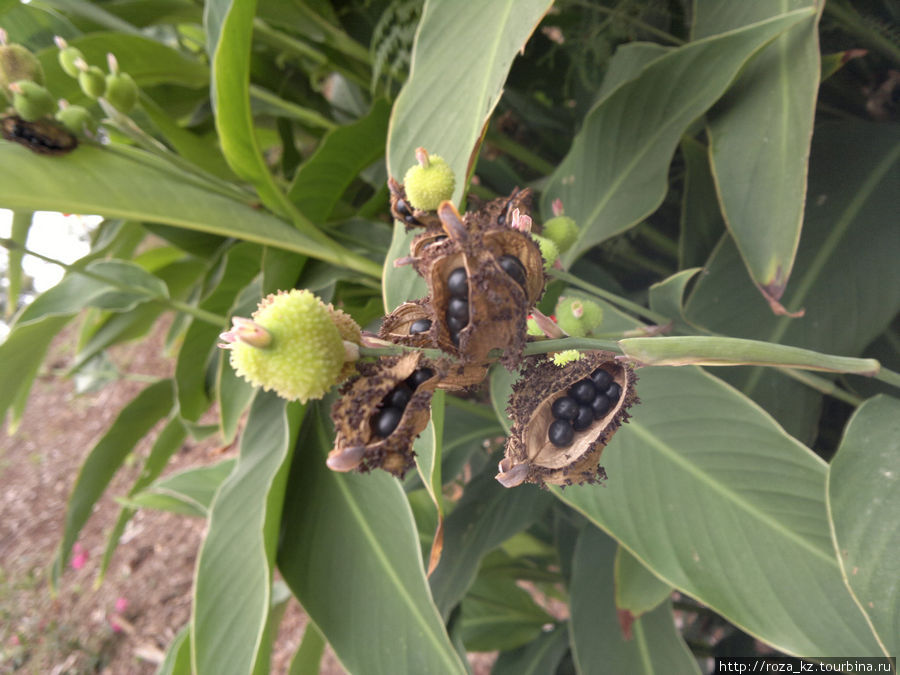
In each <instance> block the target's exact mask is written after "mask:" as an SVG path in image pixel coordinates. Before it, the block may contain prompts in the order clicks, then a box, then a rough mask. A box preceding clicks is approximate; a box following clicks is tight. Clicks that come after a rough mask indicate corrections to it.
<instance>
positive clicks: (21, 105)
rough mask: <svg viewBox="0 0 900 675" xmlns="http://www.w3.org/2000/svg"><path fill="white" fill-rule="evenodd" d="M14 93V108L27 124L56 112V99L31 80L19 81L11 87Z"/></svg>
mask: <svg viewBox="0 0 900 675" xmlns="http://www.w3.org/2000/svg"><path fill="white" fill-rule="evenodd" d="M9 88H10V91H12V92H13V108H15V109H16V114H17V115H18V116H19V117H21V118H22V119H23V120H25V121H26V122H34V121H35V120H38V119H40V118H41V117H45V116H46V115H52V114H53V112H54V111H55V110H56V99H54V98H53V96H52V95H51V94H50V92H49V91H47V90H46V89H45V88H44V87H42V86H41V85H39V84H37V83H36V82H32V81H31V80H19V81H18V82H14V83H13V84H11V85H10V87H9Z"/></svg>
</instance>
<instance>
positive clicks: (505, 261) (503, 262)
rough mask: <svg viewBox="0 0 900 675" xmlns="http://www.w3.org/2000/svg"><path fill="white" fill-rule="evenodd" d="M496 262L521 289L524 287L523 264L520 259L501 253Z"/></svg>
mask: <svg viewBox="0 0 900 675" xmlns="http://www.w3.org/2000/svg"><path fill="white" fill-rule="evenodd" d="M497 263H498V264H499V265H500V268H501V269H502V270H503V271H504V272H506V273H507V274H508V275H509V276H511V277H512V278H513V281H515V282H516V283H517V284H519V286H521V287H522V289H523V290H524V289H525V266H524V265H523V264H522V261H521V260H519V259H518V258H517V257H516V256H514V255H509V254H508V253H507V254H505V255H501V256H500V257H499V258H498V259H497Z"/></svg>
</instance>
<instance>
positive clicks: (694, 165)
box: [678, 136, 725, 269]
mask: <svg viewBox="0 0 900 675" xmlns="http://www.w3.org/2000/svg"><path fill="white" fill-rule="evenodd" d="M681 156H682V157H683V158H684V192H683V196H682V201H681V234H680V236H679V237H678V265H679V267H681V268H682V269H683V268H685V267H694V266H696V267H700V266H702V265H705V264H706V261H707V259H708V258H709V256H710V254H712V252H713V249H714V248H715V247H716V244H717V243H718V241H719V239H721V238H722V234H723V233H724V232H725V221H724V220H722V212H721V211H720V210H719V198H718V195H717V194H716V184H715V181H714V180H713V176H712V170H711V169H710V168H709V149H708V148H707V147H706V146H705V145H703V144H702V143H700V142H699V141H697V140H694V139H693V138H691V137H690V136H685V137H684V138H682V139H681Z"/></svg>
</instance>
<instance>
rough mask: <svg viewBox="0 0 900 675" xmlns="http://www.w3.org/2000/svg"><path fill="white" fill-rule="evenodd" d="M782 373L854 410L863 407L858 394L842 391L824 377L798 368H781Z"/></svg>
mask: <svg viewBox="0 0 900 675" xmlns="http://www.w3.org/2000/svg"><path fill="white" fill-rule="evenodd" d="M778 370H780V371H781V372H782V373H784V374H785V375H787V376H788V377H790V378H791V379H793V380H797V381H798V382H802V383H803V384H805V385H806V386H807V387H811V388H812V389H815V390H816V391H819V392H821V393H823V394H826V395H828V396H833V397H834V398H836V399H838V400H839V401H843V402H844V403H847V404H849V405H852V406H853V407H854V408H855V407H857V406H859V405H861V404H862V402H863V399H861V398H860V397H859V396H857V395H856V394H851V393H850V392H849V391H846V390H845V389H841V388H840V387H838V386H837V385H836V384H835V383H834V382H832V381H831V380H826V379H825V378H824V377H820V376H819V375H813V374H812V373H810V372H807V371H803V370H797V369H796V368H779V369H778Z"/></svg>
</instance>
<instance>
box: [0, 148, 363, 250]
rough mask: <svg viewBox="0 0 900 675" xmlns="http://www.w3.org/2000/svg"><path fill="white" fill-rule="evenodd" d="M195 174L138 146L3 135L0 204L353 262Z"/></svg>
mask: <svg viewBox="0 0 900 675" xmlns="http://www.w3.org/2000/svg"><path fill="white" fill-rule="evenodd" d="M137 158H140V161H139V160H138V159H137ZM145 159H146V160H147V161H144V160H145ZM199 181H200V179H199V178H197V177H196V176H194V175H191V174H187V173H184V172H182V171H180V170H178V169H175V168H174V167H172V166H169V165H167V166H166V167H165V169H161V168H160V167H158V166H156V165H155V164H154V163H152V160H151V159H150V158H149V157H148V156H146V155H145V154H144V153H141V152H139V151H133V152H132V153H131V154H130V155H129V156H127V157H126V156H123V155H121V154H119V153H117V152H113V151H110V150H105V149H103V148H97V147H93V146H88V145H82V147H79V148H78V149H77V150H75V151H74V152H72V153H70V154H68V155H65V156H63V157H45V156H41V155H37V154H35V153H33V152H30V151H29V150H27V149H25V148H23V147H22V146H21V145H18V144H16V143H8V142H6V141H0V203H2V204H3V205H4V206H5V207H7V208H11V209H31V210H47V211H61V212H63V213H98V214H100V215H104V216H107V217H110V218H125V219H128V220H137V221H150V222H155V223H162V224H165V225H176V226H178V227H184V228H187V229H189V230H197V231H200V232H208V233H211V234H218V235H220V236H223V237H236V238H238V239H244V240H246V241H252V242H256V243H260V244H266V245H269V246H276V247H278V248H283V249H286V250H289V251H294V252H296V253H303V254H306V255H309V256H310V257H313V258H321V259H322V260H327V261H329V262H331V263H333V264H336V265H342V264H344V263H346V264H347V265H350V264H352V263H351V262H349V261H347V260H345V259H343V258H341V256H340V255H338V254H335V253H334V251H333V250H332V249H331V248H329V247H328V246H325V245H323V244H321V243H319V242H317V241H314V240H313V239H311V238H310V237H309V236H306V235H304V234H302V233H301V232H298V231H297V230H296V229H294V228H292V227H290V226H289V225H288V224H286V223H285V222H284V221H282V220H280V219H278V218H276V217H274V216H272V215H270V214H268V213H266V212H264V211H261V210H258V209H254V208H251V207H250V206H248V205H247V204H245V203H241V202H238V201H235V200H234V199H231V198H230V197H227V196H224V195H222V194H219V193H216V192H213V191H211V189H210V188H209V186H208V185H206V184H201V183H200V182H199Z"/></svg>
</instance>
